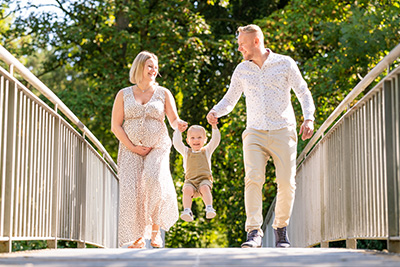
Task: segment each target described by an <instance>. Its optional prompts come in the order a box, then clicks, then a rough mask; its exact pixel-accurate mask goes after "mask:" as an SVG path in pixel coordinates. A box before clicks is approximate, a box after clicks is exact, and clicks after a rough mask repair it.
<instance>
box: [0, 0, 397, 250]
mask: <svg viewBox="0 0 400 267" xmlns="http://www.w3.org/2000/svg"><path fill="white" fill-rule="evenodd" d="M9 2H14V3H19V2H20V1H19V0H6V1H5V2H4V3H9ZM386 2H387V1H366V0H361V1H339V0H334V1H319V0H317V1H315V0H292V1H287V0H280V1H279V0H264V1H262V0H257V1H241V0H231V1H227V0H215V1H194V0H192V1H181V0H170V1H157V0H148V1H128V0H103V1H96V0H76V1H67V0H58V1H54V2H52V4H54V5H55V6H56V7H57V8H58V10H59V11H60V13H54V12H51V11H41V9H40V7H38V8H35V9H34V10H33V13H32V14H30V15H29V16H28V17H27V18H24V17H18V16H15V15H14V14H13V13H12V12H11V13H7V12H6V11H5V10H6V9H5V8H4V9H2V10H0V41H1V42H2V44H3V45H4V46H5V47H6V49H8V50H9V51H10V52H11V53H13V54H14V55H16V56H17V57H18V58H19V59H21V61H23V63H24V64H25V65H26V66H28V67H30V68H31V69H32V71H33V72H34V73H35V74H36V75H37V76H39V77H40V79H41V80H42V81H43V82H44V83H45V84H46V85H47V86H48V87H49V88H50V89H52V90H53V91H54V92H55V93H56V94H57V95H58V96H59V97H60V98H61V99H62V101H63V102H64V103H65V104H66V105H67V106H68V107H69V108H70V109H71V110H72V111H73V112H74V113H75V114H76V115H77V117H78V118H79V119H80V120H81V121H82V122H83V123H84V124H85V125H86V126H87V127H88V128H89V129H90V130H91V131H92V132H93V133H94V134H95V135H96V136H97V137H98V138H99V140H100V141H101V142H102V144H103V145H104V146H105V147H106V149H107V150H108V151H109V152H110V154H111V155H112V156H113V157H114V159H116V156H117V149H118V146H117V140H116V138H115V137H114V135H113V134H112V133H111V131H110V128H111V127H110V120H111V108H112V105H113V101H114V97H115V95H116V94H117V92H118V91H119V90H120V89H121V88H124V87H127V86H130V83H129V81H128V73H129V69H130V66H131V63H132V61H133V59H134V58H135V56H136V55H137V54H138V53H139V52H140V51H142V50H149V51H151V52H154V53H155V54H157V55H158V57H159V65H160V72H161V75H162V77H161V78H158V82H159V83H160V84H161V85H163V86H165V87H167V88H168V89H170V90H171V92H172V93H173V95H174V96H175V99H176V102H177V106H178V111H179V113H180V116H181V117H182V119H184V120H186V121H188V122H189V124H200V125H203V126H205V127H206V129H207V130H209V131H211V127H210V126H209V125H208V124H207V122H206V119H205V116H206V114H207V113H208V111H209V110H210V109H211V108H212V107H213V106H214V105H215V104H216V103H217V102H218V101H219V100H220V99H221V98H222V96H223V95H224V94H225V92H226V90H227V88H228V86H229V82H230V77H231V74H232V72H233V70H234V68H235V66H236V65H237V64H238V63H239V62H240V61H241V55H240V53H238V52H237V51H236V49H237V46H236V39H235V31H236V28H237V27H238V26H240V25H245V24H249V23H253V22H254V23H255V24H258V25H260V26H261V27H262V29H263V30H264V33H265V37H266V44H267V47H269V48H271V49H272V50H273V51H274V52H277V53H281V54H287V55H290V56H291V57H293V58H294V59H295V60H296V61H297V62H298V64H299V67H300V70H301V71H302V73H303V76H304V77H305V79H306V81H307V83H308V84H309V87H310V89H311V92H312V94H313V97H314V101H315V103H316V107H317V111H316V128H318V126H320V125H321V124H322V122H323V121H324V120H325V119H326V118H327V116H328V115H329V114H330V113H331V111H332V110H333V109H334V108H335V107H336V106H337V105H338V103H340V101H341V100H342V99H343V98H344V97H345V96H346V95H347V93H348V92H349V91H350V90H351V89H352V88H353V87H354V86H355V85H356V84H357V83H358V82H359V80H360V77H363V76H365V75H366V73H368V71H369V70H370V69H371V68H372V67H373V66H374V65H375V64H377V62H378V61H379V60H380V59H381V58H382V57H383V56H384V55H386V54H387V53H388V51H390V50H391V49H392V48H393V47H394V46H395V45H396V44H397V43H398V40H399V26H398V25H400V21H399V20H400V17H399V15H398V14H400V10H399V9H400V5H399V1H391V4H390V5H389V4H385V3H386ZM31 4H32V5H34V2H33V1H31ZM2 7H5V5H4V4H2ZM19 8H20V7H19V6H18V5H17V9H19ZM293 103H294V108H295V113H296V115H297V121H298V122H302V116H301V115H302V112H301V107H300V105H299V103H298V101H297V100H296V98H295V97H294V96H293ZM245 121H246V112H245V103H244V100H243V99H241V100H240V101H239V103H238V104H237V105H236V107H235V109H234V111H233V112H232V113H231V114H229V115H228V116H226V117H223V118H221V120H220V124H219V128H220V131H221V135H222V140H221V144H220V146H219V147H218V148H217V149H216V151H215V152H214V155H213V158H212V169H213V175H214V180H215V183H214V189H213V196H214V206H215V208H216V210H217V217H216V218H215V219H213V220H211V221H207V220H205V218H204V216H205V214H204V204H203V203H202V201H201V199H196V200H194V203H193V211H194V215H195V221H194V222H193V223H186V222H183V221H181V220H179V221H178V223H177V224H176V225H175V226H174V227H173V228H172V229H171V230H170V231H169V233H168V234H167V236H166V245H167V247H237V246H239V245H240V244H241V243H242V242H243V240H244V239H245V232H244V223H245V217H246V216H245V211H244V192H243V190H244V167H243V162H242V140H241V133H242V131H243V130H244V129H245V124H246V123H245ZM305 144H306V143H305V142H302V141H300V142H299V150H301V149H302V148H303V147H304V145H305ZM170 158H171V171H172V174H173V177H174V182H175V186H176V189H177V193H178V201H179V205H180V210H182V207H181V201H182V199H181V197H182V193H181V189H182V185H183V179H184V175H183V168H182V158H181V156H180V155H179V154H178V153H177V152H176V151H175V150H174V149H173V150H172V153H171V157H170ZM274 179H275V174H274V167H273V164H272V162H269V164H268V166H267V169H266V185H265V190H264V199H263V200H264V201H263V203H264V207H263V212H264V214H265V213H266V212H267V211H268V208H269V206H270V204H271V202H272V200H273V199H274V197H275V192H276V187H275V183H274ZM21 244H22V243H21ZM21 246H22V247H23V248H24V247H26V246H27V245H25V244H23V245H21ZM35 246H36V245H35Z"/></svg>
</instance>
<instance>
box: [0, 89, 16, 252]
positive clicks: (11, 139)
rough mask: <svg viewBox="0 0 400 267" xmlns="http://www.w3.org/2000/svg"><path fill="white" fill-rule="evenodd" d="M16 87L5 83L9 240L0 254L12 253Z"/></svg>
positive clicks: (6, 225) (0, 247)
mask: <svg viewBox="0 0 400 267" xmlns="http://www.w3.org/2000/svg"><path fill="white" fill-rule="evenodd" d="M17 91H18V90H17V85H16V84H15V83H14V82H12V81H6V86H5V113H6V114H4V116H5V117H4V120H5V125H4V132H5V136H4V137H5V138H4V140H3V141H4V143H3V146H4V148H3V149H4V154H3V155H4V156H5V162H4V163H5V164H4V166H3V173H2V174H1V175H2V176H3V179H4V181H5V184H4V193H5V199H4V202H5V203H4V236H8V237H9V240H7V241H2V242H0V252H11V251H12V237H13V230H12V229H13V227H12V226H13V218H14V209H13V208H14V204H15V203H14V181H15V155H16V151H15V150H16V136H17V134H16V128H17V98H18V96H17V93H18V92H17Z"/></svg>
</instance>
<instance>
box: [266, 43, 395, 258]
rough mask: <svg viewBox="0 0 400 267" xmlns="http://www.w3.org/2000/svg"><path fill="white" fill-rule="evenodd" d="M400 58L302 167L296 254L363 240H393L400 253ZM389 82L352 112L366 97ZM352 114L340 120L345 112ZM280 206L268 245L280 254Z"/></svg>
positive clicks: (327, 131) (391, 57) (316, 140)
mask: <svg viewBox="0 0 400 267" xmlns="http://www.w3.org/2000/svg"><path fill="white" fill-rule="evenodd" d="M399 56H400V45H398V46H397V47H395V48H394V49H393V50H392V51H391V52H390V53H389V54H388V55H387V56H386V57H385V58H384V59H383V60H382V61H381V62H380V63H379V64H378V65H376V66H375V68H373V69H372V70H371V71H370V73H368V75H367V76H365V78H363V79H362V80H361V81H360V83H359V84H358V85H357V86H356V87H355V88H354V89H353V90H352V91H351V92H350V93H349V95H348V96H347V97H346V98H345V99H344V100H343V101H342V103H340V105H339V106H338V107H337V108H336V109H335V110H334V112H333V113H332V114H331V115H330V116H329V117H328V119H327V120H326V121H325V122H324V123H323V125H322V126H321V127H320V128H319V130H318V131H317V132H316V134H315V135H314V137H313V138H312V139H311V140H310V142H309V143H308V144H307V146H306V147H305V149H304V150H303V152H302V153H301V154H300V156H299V157H298V159H297V163H298V169H297V176H296V184H297V189H296V199H295V204H294V208H293V213H292V217H291V220H290V224H289V226H288V233H289V239H290V241H291V243H292V245H293V246H295V247H308V246H314V245H318V244H320V245H321V247H328V246H329V242H332V241H339V240H346V246H347V247H348V248H356V247H357V239H382V240H387V244H388V249H389V251H396V252H400V231H399V229H400V67H397V68H395V69H394V70H392V71H391V72H390V73H389V68H390V65H391V64H393V62H394V61H395V60H396V59H397V58H398V57H399ZM385 69H387V71H388V74H387V76H386V77H384V78H383V79H382V80H381V81H380V82H379V83H378V84H377V85H376V86H375V87H374V88H373V89H371V90H370V91H369V92H368V93H367V94H366V95H365V96H364V97H362V98H361V100H359V101H357V103H356V104H355V105H354V106H352V107H351V108H350V103H352V102H353V101H354V100H355V99H356V97H357V96H359V94H360V93H361V92H363V91H364V89H365V88H367V87H368V86H369V85H370V84H371V82H373V81H374V80H375V79H376V78H377V77H378V76H379V75H381V74H382V73H384V71H385ZM346 109H347V111H346V113H345V114H344V115H343V116H342V117H340V118H339V116H340V115H341V114H342V113H343V112H344V111H345V110H346ZM273 215H274V205H272V206H271V208H270V210H269V212H268V214H267V216H266V218H265V221H264V231H265V233H266V234H265V236H264V241H265V242H264V244H265V245H266V246H269V247H273V246H274V237H273V230H272V227H271V226H272V223H273Z"/></svg>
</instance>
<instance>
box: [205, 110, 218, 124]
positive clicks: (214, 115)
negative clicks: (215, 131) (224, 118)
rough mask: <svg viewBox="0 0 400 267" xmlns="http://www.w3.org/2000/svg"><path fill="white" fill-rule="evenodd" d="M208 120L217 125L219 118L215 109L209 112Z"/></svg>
mask: <svg viewBox="0 0 400 267" xmlns="http://www.w3.org/2000/svg"><path fill="white" fill-rule="evenodd" d="M207 121H208V123H209V124H211V125H217V123H218V118H217V112H215V110H211V111H210V112H208V114H207Z"/></svg>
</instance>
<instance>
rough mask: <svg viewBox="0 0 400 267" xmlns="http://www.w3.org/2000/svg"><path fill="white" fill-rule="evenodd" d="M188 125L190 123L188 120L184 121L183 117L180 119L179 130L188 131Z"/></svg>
mask: <svg viewBox="0 0 400 267" xmlns="http://www.w3.org/2000/svg"><path fill="white" fill-rule="evenodd" d="M187 127H188V123H187V122H186V121H183V120H181V119H179V120H178V130H179V131H180V132H181V133H182V132H184V131H186V129H187Z"/></svg>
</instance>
